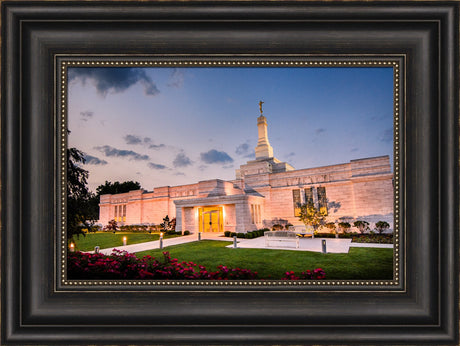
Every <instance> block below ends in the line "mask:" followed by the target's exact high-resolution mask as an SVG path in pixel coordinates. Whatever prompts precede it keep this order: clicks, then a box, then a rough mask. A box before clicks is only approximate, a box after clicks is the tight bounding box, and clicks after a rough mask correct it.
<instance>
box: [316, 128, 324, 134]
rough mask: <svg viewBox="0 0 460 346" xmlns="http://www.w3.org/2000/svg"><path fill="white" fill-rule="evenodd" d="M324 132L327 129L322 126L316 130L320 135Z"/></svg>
mask: <svg viewBox="0 0 460 346" xmlns="http://www.w3.org/2000/svg"><path fill="white" fill-rule="evenodd" d="M324 132H326V129H325V128H322V127H321V128H319V129H316V130H315V133H316V134H317V135H320V134H322V133H324Z"/></svg>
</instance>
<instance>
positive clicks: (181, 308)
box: [1, 1, 459, 345]
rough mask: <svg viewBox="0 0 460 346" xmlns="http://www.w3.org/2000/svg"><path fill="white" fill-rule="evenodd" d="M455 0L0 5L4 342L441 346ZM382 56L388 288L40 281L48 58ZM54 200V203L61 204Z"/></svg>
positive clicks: (50, 79) (449, 290)
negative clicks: (393, 273)
mask: <svg viewBox="0 0 460 346" xmlns="http://www.w3.org/2000/svg"><path fill="white" fill-rule="evenodd" d="M458 26H459V3H458V2H454V1H446V2H444V1H439V2H433V3H431V2H397V3H392V2H380V1H379V2H375V3H374V2H371V3H369V2H353V1H350V2H302V1H297V2H282V3H276V2H259V1H255V2H222V1H220V2H215V3H213V2H193V1H192V2H151V3H150V2H149V3H145V2H139V3H133V2H130V3H125V2H14V1H11V2H10V1H4V2H3V3H2V118H1V125H2V132H1V134H2V136H1V153H2V161H1V163H2V164H1V179H2V180H1V182H2V214H1V215H2V342H3V343H4V344H19V345H24V344H44V345H51V344H62V345H70V344H155V345H165V344H187V345H190V344H200V345H203V344H217V345H222V344H251V345H259V344H260V345H262V344H376V343H379V344H422V343H428V344H432V345H434V344H443V345H444V344H457V343H458V272H459V266H458V254H459V253H458V250H459V248H458V241H459V237H458V226H459V222H458V221H459V215H458V214H459V213H458V196H459V193H458V191H459V182H458V179H459V174H458V158H459V155H458V153H459V152H458V144H459V141H458V135H459V131H458V125H459V121H458V108H459V102H458V92H459V84H458V82H459V81H458V75H459V66H458V42H459V37H458ZM66 54H82V55H83V56H85V55H93V56H94V55H95V56H97V55H107V54H112V55H123V54H124V55H129V56H133V55H143V54H147V55H152V54H154V55H155V56H159V57H177V56H181V57H189V58H198V57H212V58H216V57H217V58H218V57H223V58H224V57H228V58H238V57H254V58H262V57H264V58H270V57H275V56H276V57H277V59H286V60H289V59H292V58H293V57H296V56H297V57H299V56H300V57H301V56H308V55H318V56H327V55H334V56H336V55H342V56H344V57H345V58H346V57H347V56H354V55H361V56H362V55H365V54H370V55H373V56H385V55H398V56H401V57H404V58H403V59H404V64H405V72H406V73H405V76H404V86H405V92H404V97H405V102H404V105H405V109H404V110H401V112H402V115H401V116H402V117H404V119H403V121H402V122H401V129H400V130H401V138H400V141H401V155H400V157H399V158H398V160H400V161H399V162H400V164H401V173H400V177H395V179H399V180H398V181H399V182H401V186H402V188H401V190H400V202H401V206H402V210H401V220H400V221H401V227H402V231H403V232H404V238H405V239H406V242H405V243H404V249H405V251H404V256H405V264H406V267H405V272H404V285H402V286H401V287H399V289H398V290H386V289H379V290H375V289H374V290H372V289H369V288H366V287H345V288H344V289H341V290H338V289H337V290H332V289H331V288H327V287H326V288H324V289H323V288H316V289H311V288H304V289H300V290H299V288H297V289H295V290H293V289H292V288H291V287H285V288H279V287H277V288H276V290H274V289H271V288H267V289H250V288H247V289H242V288H234V289H231V288H226V289H220V288H219V289H212V288H208V289H201V290H197V289H194V288H190V287H183V288H182V287H167V286H165V287H160V288H156V289H145V288H142V287H141V288H137V287H133V286H129V287H128V286H123V285H119V286H116V287H104V286H103V285H101V286H99V287H98V288H96V289H93V290H91V291H90V290H88V289H86V288H85V287H75V288H73V289H67V288H65V287H60V286H59V285H55V281H54V280H52V279H50V273H53V272H54V269H55V268H56V261H59V259H57V258H56V253H57V251H56V239H54V236H53V235H54V234H55V232H56V230H57V229H58V228H59V225H60V221H61V220H60V219H59V215H60V213H59V208H60V207H61V204H62V199H63V196H62V195H61V194H59V191H60V188H59V187H60V186H61V184H62V183H63V181H62V179H61V175H60V172H61V171H60V169H59V165H58V163H59V151H58V150H57V148H58V147H59V143H58V140H57V139H58V138H59V136H58V132H57V128H56V117H55V116H56V114H57V113H58V111H57V107H58V105H57V104H56V102H55V85H56V82H55V75H54V72H55V71H56V67H55V66H54V64H55V61H56V57H57V56H58V55H66ZM64 198H65V197H64Z"/></svg>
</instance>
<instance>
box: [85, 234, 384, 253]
mask: <svg viewBox="0 0 460 346" xmlns="http://www.w3.org/2000/svg"><path fill="white" fill-rule="evenodd" d="M201 239H202V240H205V239H206V240H221V241H231V242H233V238H227V237H224V235H223V233H202V234H201ZM194 241H198V235H197V234H191V235H186V236H182V237H176V238H168V239H163V248H167V247H168V246H171V245H178V244H185V243H191V242H194ZM321 241H322V239H321V238H315V239H311V238H300V239H299V248H295V242H291V243H288V242H279V244H276V241H271V242H270V246H269V247H267V246H266V245H265V237H259V238H254V239H243V238H238V239H237V248H242V249H272V250H294V251H314V252H321V251H322V243H321ZM227 247H228V248H233V244H231V245H228V246H227ZM350 247H366V248H371V247H372V248H387V249H391V248H393V244H373V243H352V242H351V239H337V238H327V239H326V251H327V252H328V253H348V251H349V250H350ZM159 248H160V241H159V240H155V241H149V242H146V243H139V244H132V245H126V246H117V247H115V248H108V249H101V250H99V252H100V253H102V254H104V255H110V254H111V253H112V252H113V250H114V249H118V250H121V251H127V252H130V253H133V252H141V251H147V250H154V249H159ZM89 252H90V253H93V252H94V251H89Z"/></svg>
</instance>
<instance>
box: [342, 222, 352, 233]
mask: <svg viewBox="0 0 460 346" xmlns="http://www.w3.org/2000/svg"><path fill="white" fill-rule="evenodd" d="M350 227H351V225H350V223H349V222H339V228H340V229H341V230H342V231H343V233H348V230H349V229H350Z"/></svg>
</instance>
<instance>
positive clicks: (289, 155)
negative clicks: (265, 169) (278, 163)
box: [286, 151, 295, 158]
mask: <svg viewBox="0 0 460 346" xmlns="http://www.w3.org/2000/svg"><path fill="white" fill-rule="evenodd" d="M293 156H295V152H293V151H291V152H290V153H289V154H287V155H286V157H287V158H290V157H293Z"/></svg>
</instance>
